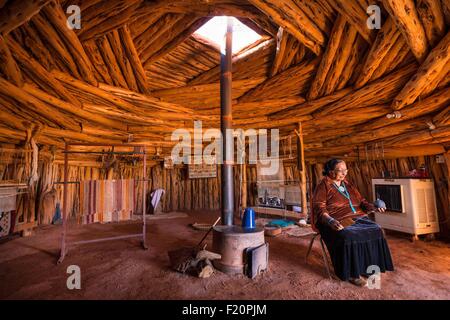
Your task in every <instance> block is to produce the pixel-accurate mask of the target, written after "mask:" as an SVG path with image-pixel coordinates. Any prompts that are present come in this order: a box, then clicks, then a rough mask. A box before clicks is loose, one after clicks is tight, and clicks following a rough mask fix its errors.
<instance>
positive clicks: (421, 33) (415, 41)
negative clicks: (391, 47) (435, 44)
mask: <svg viewBox="0 0 450 320" xmlns="http://www.w3.org/2000/svg"><path fill="white" fill-rule="evenodd" d="M383 4H384V7H385V9H386V10H387V12H388V13H389V15H390V16H391V18H393V19H394V21H395V23H396V24H397V26H398V28H399V29H400V31H401V33H402V35H403V37H404V38H405V40H406V43H407V44H408V45H409V47H410V48H411V51H412V53H413V54H414V56H415V57H416V58H417V60H418V61H419V62H420V63H422V62H423V61H424V60H425V58H426V56H427V54H428V51H429V46H428V41H427V37H426V34H425V29H424V27H423V25H422V22H421V21H420V19H419V16H418V14H417V10H416V6H415V4H414V0H383Z"/></svg>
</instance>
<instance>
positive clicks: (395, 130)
mask: <svg viewBox="0 0 450 320" xmlns="http://www.w3.org/2000/svg"><path fill="white" fill-rule="evenodd" d="M430 120H431V119H430V118H429V117H425V118H418V119H412V120H408V121H404V122H400V123H396V124H393V125H389V126H386V127H383V128H379V129H375V130H363V131H358V132H354V133H353V134H351V135H348V136H346V137H344V138H342V137H339V138H337V139H333V140H328V141H326V142H325V143H324V146H325V147H332V146H339V145H349V146H350V145H352V146H354V145H357V144H361V143H366V142H370V141H375V140H379V139H385V138H388V137H392V136H395V135H399V134H402V133H406V132H413V131H416V130H420V129H426V128H428V124H427V122H429V121H430Z"/></svg>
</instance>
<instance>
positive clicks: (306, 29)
mask: <svg viewBox="0 0 450 320" xmlns="http://www.w3.org/2000/svg"><path fill="white" fill-rule="evenodd" d="M250 3H252V4H253V5H254V6H255V7H257V8H258V9H259V10H261V11H262V12H264V13H265V14H266V15H267V16H269V17H271V18H272V19H273V21H274V22H275V23H277V24H278V25H279V26H281V27H283V28H284V29H286V30H287V31H289V33H290V34H292V35H293V36H294V37H296V38H297V39H298V40H299V41H300V42H302V43H303V44H304V45H305V46H306V47H307V48H308V49H310V50H311V51H312V52H314V53H315V54H316V55H320V54H321V53H322V50H323V47H324V46H325V43H326V35H325V34H324V33H323V32H322V31H321V30H320V29H319V27H318V26H317V25H316V24H315V23H314V21H312V20H311V19H310V18H309V17H308V16H307V15H306V14H305V13H304V12H301V10H300V8H299V7H297V6H296V5H295V3H294V2H293V0H283V1H280V2H278V3H277V4H276V5H275V4H273V3H271V2H270V1H267V0H250Z"/></svg>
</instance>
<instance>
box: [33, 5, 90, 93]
mask: <svg viewBox="0 0 450 320" xmlns="http://www.w3.org/2000/svg"><path fill="white" fill-rule="evenodd" d="M42 12H43V13H44V15H45V17H46V18H47V20H48V21H49V22H50V23H51V24H52V25H53V27H54V28H55V30H56V31H57V33H58V35H59V36H60V37H61V39H62V40H63V42H64V43H65V45H66V48H67V49H68V51H69V52H70V53H71V54H72V57H73V60H74V62H75V63H76V66H77V67H78V70H79V71H80V75H81V77H82V78H83V79H84V80H85V81H86V82H88V83H90V84H92V85H97V79H96V78H95V76H94V68H93V66H92V63H91V61H90V60H89V58H88V56H87V55H86V52H85V51H84V48H83V46H82V45H81V42H80V40H79V39H78V37H77V35H76V34H75V32H74V31H73V30H71V29H69V28H68V27H67V17H66V15H65V13H64V11H63V10H62V8H61V5H60V4H59V3H57V2H50V3H49V4H48V5H47V6H45V7H44V8H43V9H42Z"/></svg>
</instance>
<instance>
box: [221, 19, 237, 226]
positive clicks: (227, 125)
mask: <svg viewBox="0 0 450 320" xmlns="http://www.w3.org/2000/svg"><path fill="white" fill-rule="evenodd" d="M232 39H233V21H232V19H231V18H230V17H229V18H228V19H227V33H226V39H225V48H222V50H221V54H220V130H221V132H222V157H223V163H222V183H221V193H222V224H223V225H227V226H231V225H233V216H234V186H233V184H234V183H233V182H234V177H233V159H230V160H227V158H228V156H229V155H228V152H227V145H229V148H228V151H232V150H233V149H230V148H234V138H233V137H232V136H230V137H229V138H230V139H228V137H227V134H226V133H227V129H232V127H233V123H232V122H233V115H232V108H231V80H232V76H231V74H232V69H231V68H232V60H231V58H232Z"/></svg>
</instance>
